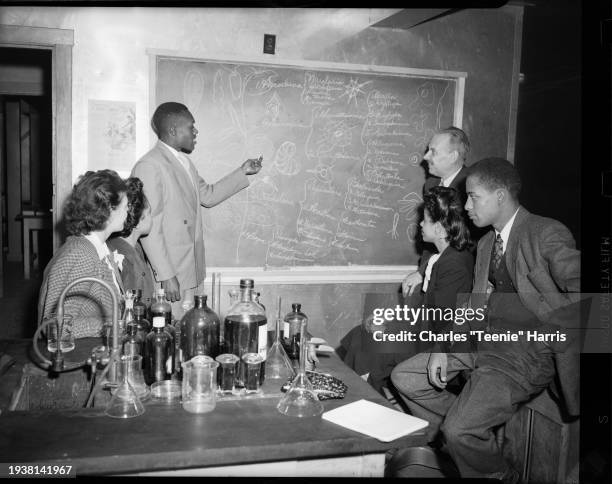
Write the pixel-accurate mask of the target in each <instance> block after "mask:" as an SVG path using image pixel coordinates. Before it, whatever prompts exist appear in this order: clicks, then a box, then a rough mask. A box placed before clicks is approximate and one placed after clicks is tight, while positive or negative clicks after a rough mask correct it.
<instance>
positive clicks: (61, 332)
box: [43, 313, 75, 353]
mask: <svg viewBox="0 0 612 484" xmlns="http://www.w3.org/2000/svg"><path fill="white" fill-rule="evenodd" d="M43 324H48V326H47V351H49V353H55V352H56V351H57V344H58V341H59V345H60V349H61V351H62V353H68V352H69V351H72V350H73V349H74V346H75V343H74V333H73V332H72V316H70V315H69V314H64V316H63V321H61V322H60V323H59V324H58V321H57V314H55V313H51V314H49V315H48V316H46V317H45V318H44V319H43Z"/></svg>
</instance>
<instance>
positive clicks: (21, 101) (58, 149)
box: [0, 25, 74, 338]
mask: <svg viewBox="0 0 612 484" xmlns="http://www.w3.org/2000/svg"><path fill="white" fill-rule="evenodd" d="M73 45H74V32H73V31H72V30H65V29H54V28H42V27H26V26H20V25H0V49H6V50H4V51H3V52H1V53H2V54H3V55H5V56H9V57H10V56H11V55H12V61H11V62H14V61H15V60H19V59H23V61H24V63H25V65H26V66H27V65H29V66H30V67H29V68H30V69H31V68H32V67H31V66H32V65H38V66H39V67H40V68H39V69H38V78H40V77H42V78H43V79H44V80H43V81H42V82H41V83H38V85H40V84H42V86H43V87H42V90H43V92H36V91H34V90H33V89H34V86H35V85H37V83H36V82H26V81H24V80H23V79H22V80H21V81H16V83H15V82H13V84H12V86H11V84H10V83H9V84H8V85H7V84H5V83H2V82H0V88H2V90H0V114H2V116H1V117H0V132H2V133H4V136H0V152H1V153H6V148H8V147H9V144H10V145H12V146H13V148H12V149H13V150H17V148H15V146H16V144H15V142H12V141H11V143H7V140H8V137H7V135H6V128H7V124H6V123H5V121H6V120H8V119H9V117H11V116H12V118H13V120H15V119H19V125H18V128H17V127H15V123H14V122H13V123H12V124H11V126H13V127H12V128H10V126H8V127H9V128H10V129H13V131H12V132H11V140H13V139H19V143H18V146H19V149H18V156H19V165H18V166H19V174H18V176H17V177H14V176H9V173H8V170H9V160H8V156H7V155H6V154H4V155H3V156H4V157H5V158H7V160H6V172H3V170H2V169H0V187H4V194H5V196H6V202H5V206H2V207H0V208H1V209H2V210H0V213H2V214H6V216H5V217H3V219H5V220H4V221H5V222H6V224H7V227H6V229H5V230H4V232H3V230H0V234H2V235H5V236H6V238H7V240H6V241H4V240H3V241H2V243H1V244H0V247H3V246H5V245H6V247H7V252H6V257H5V253H4V251H2V253H1V254H0V255H2V257H0V263H2V262H4V263H5V266H0V279H3V280H4V282H5V285H4V288H3V289H4V297H0V311H1V312H2V314H3V324H2V325H0V337H4V338H7V337H8V338H22V337H31V336H32V334H33V333H34V330H35V329H36V326H37V319H38V315H37V299H38V290H39V287H40V274H41V272H42V269H44V265H45V263H46V261H47V260H48V259H49V258H50V257H51V255H52V252H53V251H55V250H57V248H58V247H59V246H60V245H61V243H62V234H61V231H60V230H59V228H58V223H57V222H58V220H57V219H58V215H60V213H61V206H62V204H63V203H64V200H65V199H66V196H67V195H68V193H70V189H71V186H72V153H71V151H72V149H71V144H72V46H73ZM15 57H17V59H15ZM24 68H25V66H24V65H22V66H21V69H22V70H23V69H24ZM5 71H6V69H2V74H4V73H5ZM22 74H23V72H22ZM18 84H21V86H19V89H20V90H17V91H16V90H15V89H13V90H10V88H11V87H13V88H15V87H16V85H18ZM7 89H8V90H7ZM47 93H48V94H47ZM10 123H11V122H10V121H9V124H10ZM15 130H17V131H15ZM36 131H38V133H35V132H36ZM33 136H34V137H38V138H39V140H40V142H39V143H34V144H32V137H33ZM5 144H6V145H5ZM42 146H45V148H44V151H45V152H44V153H43V152H42V151H43V148H41V147H42ZM28 150H30V152H29V153H27V151H28ZM22 151H23V153H22ZM22 154H24V156H22ZM26 154H27V156H25V155H26ZM15 156H17V155H15ZM34 158H36V159H37V160H38V161H34V162H32V160H33V159H34ZM22 159H27V160H28V163H29V166H28V167H27V169H26V168H25V167H23V166H22V163H21V160H22ZM49 159H50V160H51V162H50V163H49ZM43 160H46V163H43ZM15 166H16V163H13V165H12V168H11V169H15ZM1 167H4V161H3V162H2V163H0V168H1ZM14 180H17V181H14ZM16 191H18V192H20V196H19V197H17V196H15V192H16ZM9 193H10V194H11V197H13V198H14V199H16V200H18V201H19V202H21V203H20V204H18V205H20V208H21V216H22V217H23V218H24V219H25V217H26V216H30V217H31V218H30V219H28V224H27V226H26V228H27V229H28V232H27V237H24V236H23V233H24V231H23V229H24V225H26V224H23V220H18V222H20V223H21V224H22V225H21V230H22V232H21V234H20V238H21V240H20V243H21V245H20V244H18V243H15V242H13V249H15V247H17V249H15V250H13V251H12V252H11V251H10V247H9V245H8V244H9V238H10V237H11V235H12V236H13V237H15V238H17V235H15V234H16V233H17V232H16V230H15V229H13V230H12V231H11V229H10V227H9V226H8V224H9V223H13V220H11V217H10V216H9V212H8V210H9V205H10V204H9V203H8V196H9ZM49 197H50V200H51V202H50V203H49ZM0 201H2V200H1V199H0ZM14 205H15V204H13V207H14ZM12 210H13V211H11V215H12V214H14V213H15V211H14V209H12ZM49 212H50V217H49ZM41 214H46V219H47V220H48V223H45V224H43V225H45V226H44V227H40V228H37V223H36V220H37V218H40V217H39V216H40V215H41ZM49 219H50V220H49ZM48 225H50V227H51V231H49V230H46V232H47V235H45V234H44V233H45V229H46V226H48ZM49 232H51V235H49ZM49 238H51V241H52V242H50V241H49ZM24 240H25V241H26V242H28V243H29V244H30V247H31V248H30V249H29V250H26V248H25V247H24V244H23V243H24ZM9 253H10V257H9ZM27 255H31V256H32V257H31V259H34V260H33V261H32V262H33V264H32V268H34V266H35V265H36V264H38V271H33V272H31V276H33V275H36V278H33V277H31V278H30V279H25V277H24V272H25V271H24V265H23V264H24V259H23V257H24V256H27ZM15 259H17V261H15ZM15 264H16V265H15ZM9 265H10V267H9ZM18 276H19V278H20V279H19V280H18V279H17V277H18ZM15 281H17V282H15ZM9 292H10V293H11V294H9Z"/></svg>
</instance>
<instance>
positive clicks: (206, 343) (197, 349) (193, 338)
mask: <svg viewBox="0 0 612 484" xmlns="http://www.w3.org/2000/svg"><path fill="white" fill-rule="evenodd" d="M207 299H208V296H206V295H204V296H194V297H193V302H194V307H193V308H192V309H190V310H189V311H187V312H186V313H185V315H184V316H183V318H182V319H181V324H180V334H181V354H182V356H181V357H182V358H183V360H184V361H189V360H191V359H192V358H193V357H194V356H198V355H207V356H210V357H211V358H213V359H214V358H216V357H217V355H219V354H220V351H219V350H220V348H219V332H220V328H221V322H220V321H219V316H217V314H216V313H215V312H214V311H213V310H212V309H210V308H209V307H208V306H207V305H206V301H207Z"/></svg>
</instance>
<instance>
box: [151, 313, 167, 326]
mask: <svg viewBox="0 0 612 484" xmlns="http://www.w3.org/2000/svg"><path fill="white" fill-rule="evenodd" d="M165 325H166V318H164V317H163V316H155V317H154V318H153V327H154V328H163V327H164V326H165Z"/></svg>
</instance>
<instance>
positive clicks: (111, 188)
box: [64, 170, 127, 235]
mask: <svg viewBox="0 0 612 484" xmlns="http://www.w3.org/2000/svg"><path fill="white" fill-rule="evenodd" d="M126 192H127V185H126V184H125V181H123V179H122V178H121V177H120V176H119V175H118V174H117V172H115V171H113V170H99V171H88V172H86V173H85V174H84V175H81V176H80V177H79V179H78V180H77V182H76V183H75V185H74V187H72V192H71V193H70V195H69V196H68V199H67V200H66V204H65V205H64V223H65V227H66V231H67V232H68V233H69V234H70V235H88V234H89V233H90V232H92V231H97V230H102V229H104V227H105V226H106V224H107V222H108V219H109V218H110V214H111V210H114V209H115V208H117V206H119V204H120V203H121V195H122V194H124V193H126Z"/></svg>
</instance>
